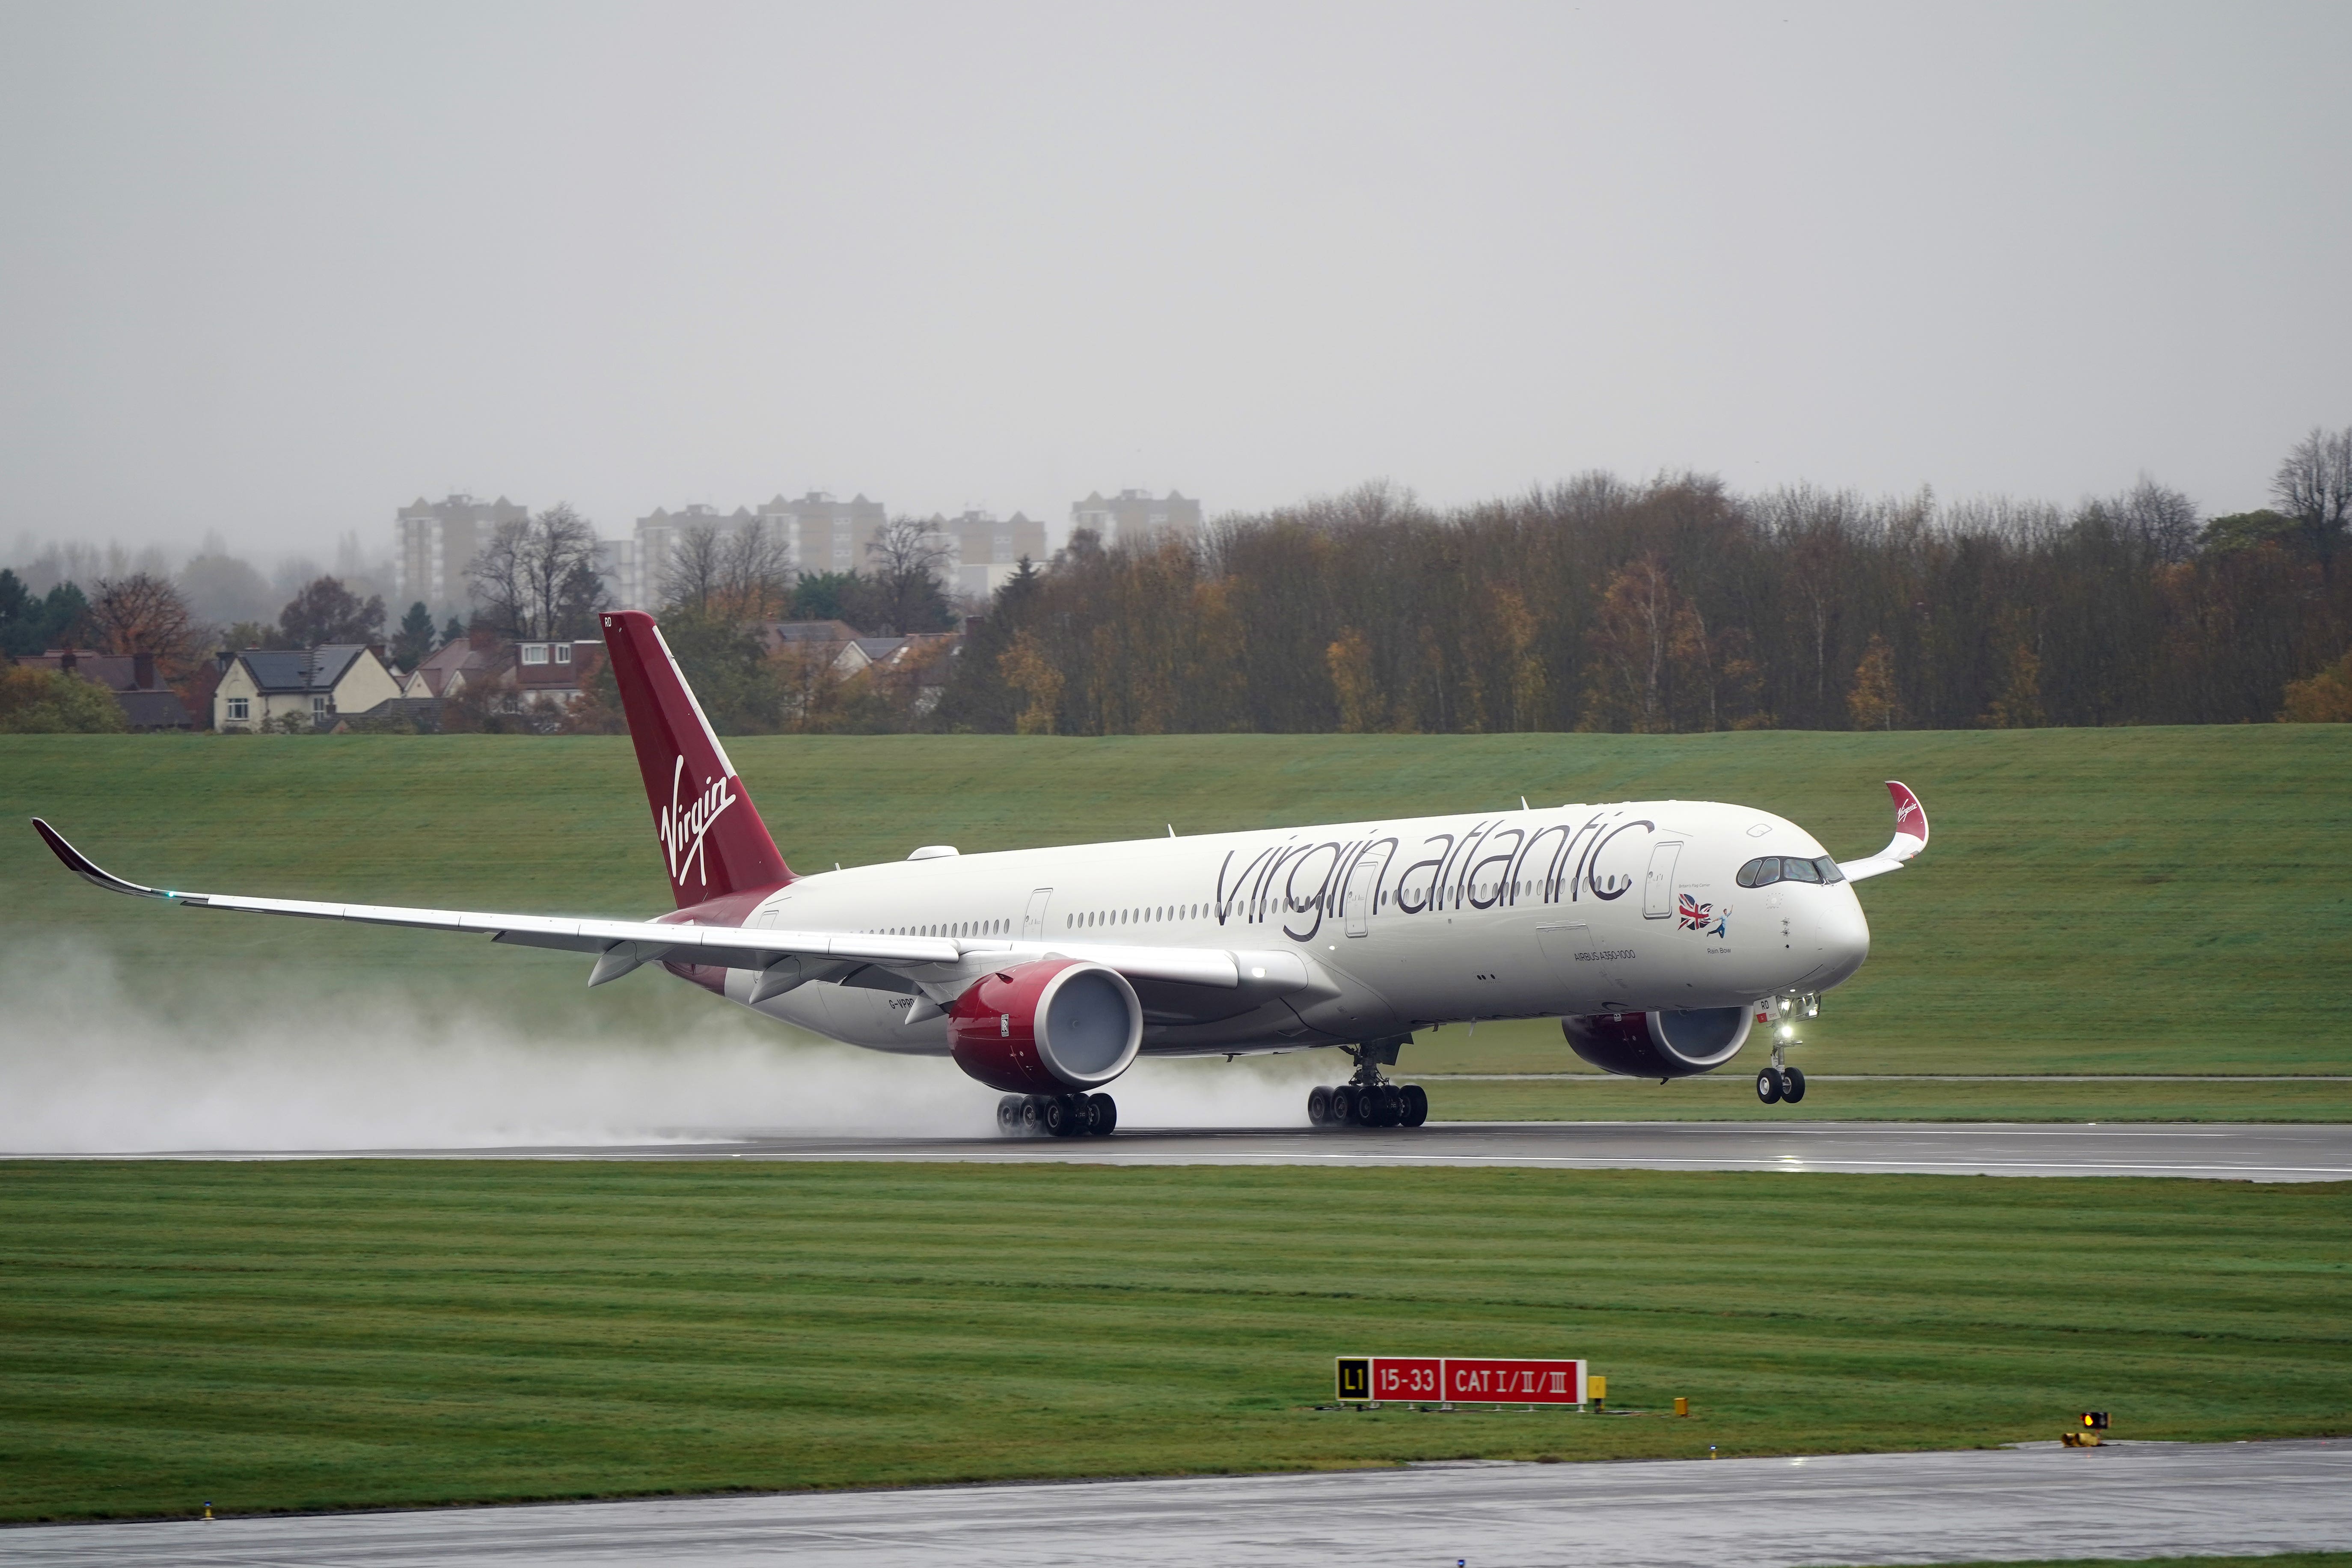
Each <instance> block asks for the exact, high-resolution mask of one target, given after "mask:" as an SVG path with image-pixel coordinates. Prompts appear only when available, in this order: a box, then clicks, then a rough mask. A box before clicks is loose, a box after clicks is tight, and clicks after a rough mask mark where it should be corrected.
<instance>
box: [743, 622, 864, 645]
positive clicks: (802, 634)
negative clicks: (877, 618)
mask: <svg viewBox="0 0 2352 1568" xmlns="http://www.w3.org/2000/svg"><path fill="white" fill-rule="evenodd" d="M856 636H857V628H856V626H851V625H850V624H849V623H848V622H847V621H761V623H760V630H759V637H760V640H761V642H764V643H767V644H769V645H771V646H773V645H775V644H778V643H807V642H818V643H835V642H848V641H850V640H851V639H852V638H854V637H856Z"/></svg>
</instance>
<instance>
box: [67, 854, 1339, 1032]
mask: <svg viewBox="0 0 2352 1568" xmlns="http://www.w3.org/2000/svg"><path fill="white" fill-rule="evenodd" d="M33 830H34V831H35V832H37V833H38V834H39V835H40V836H41V838H42V840H43V841H44V842H46V843H47V845H48V847H49V848H50V850H51V851H52V852H54V853H55V854H56V856H57V858H58V859H59V860H62V861H64V862H65V864H66V867H67V868H68V869H69V870H71V871H72V872H73V873H74V874H75V875H76V876H78V877H79V878H81V879H83V880H84V881H86V882H89V883H91V884H92V885H93V886H96V887H100V888H103V889H106V890H107V891H108V892H110V893H126V894H129V895H130V896H131V897H133V898H141V899H162V900H166V901H167V902H171V903H175V904H184V905H187V906H188V907H189V908H191V909H203V910H237V911H240V912H243V913H247V914H259V915H297V916H300V917H303V918H305V919H309V920H322V921H356V922H358V923H360V924H362V925H383V926H408V927H411V928H414V929H416V930H421V931H472V932H476V933H478V934H482V935H487V936H488V937H489V938H490V939H491V940H492V941H494V942H513V943H517V944H519V945H521V946H525V947H551V948H561V949H566V950H569V951H571V952H593V953H595V954H598V955H599V956H598V958H597V963H596V968H595V972H594V973H593V974H592V975H591V976H590V977H589V981H588V984H591V985H599V984H604V982H605V981H607V980H616V979H618V978H620V977H621V976H622V975H624V974H625V973H628V972H629V971H630V970H632V969H635V967H637V965H639V964H641V963H658V962H662V961H670V962H676V963H707V964H712V965H717V966H720V967H724V968H728V969H751V970H768V969H771V968H772V967H774V966H775V965H776V964H777V963H779V961H781V960H783V959H787V958H802V959H817V960H826V961H834V962H836V963H840V964H842V965H843V968H842V970H840V971H838V972H839V973H846V972H847V969H848V968H849V967H852V966H856V965H860V964H876V965H879V966H881V967H883V968H886V969H891V970H898V971H905V972H911V973H913V975H914V976H915V977H917V978H930V977H934V976H941V966H946V967H949V968H955V967H961V966H963V965H965V964H966V963H967V961H969V960H975V959H976V960H978V961H979V962H980V964H981V966H982V967H983V968H984V967H986V966H988V965H990V964H991V963H1020V962H1023V961H1024V960H1026V959H1029V958H1034V957H1039V956H1042V955H1043V954H1044V953H1045V952H1046V951H1049V950H1048V948H1047V947H1046V945H1045V944H1042V943H1037V942H1012V941H1007V940H997V941H992V942H978V941H966V940H961V939H951V938H948V937H925V936H882V935H877V934H876V933H874V932H871V931H770V930H765V929H761V928H758V927H746V926H734V925H697V924H693V923H690V922H688V921H610V920H593V919H591V920H583V919H577V918H573V917H569V916H561V915H509V914H490V913H481V912H477V911H472V910H417V909H404V908H401V907H399V906H397V905H392V904H326V903H312V902H309V901H306V900H299V899H255V898H247V897H243V896H241V895H236V894H224V893H192V892H181V891H177V890H175V889H164V888H150V887H147V886H145V885H144V884H142V883H139V882H132V881H129V880H126V879H123V878H121V877H118V876H116V875H114V874H113V873H112V872H110V871H109V870H107V869H105V868H103V867H101V866H100V865H99V864H98V863H97V862H95V861H93V860H92V859H90V858H89V857H88V856H87V855H84V854H83V853H82V852H81V851H80V850H79V849H77V848H75V847H73V846H72V845H71V844H69V843H68V842H67V841H66V838H65V836H64V835H63V834H60V833H59V832H58V830H57V829H56V828H54V827H51V826H49V825H48V824H47V823H46V822H44V821H42V820H41V819H40V818H39V817H35V818H33ZM1050 951H1051V952H1055V953H1059V954H1063V955H1065V956H1067V957H1071V958H1084V959H1091V960H1093V961H1094V962H1096V963H1101V964H1103V965H1105V966H1106V967H1108V968H1111V969H1116V970H1118V972H1119V973H1122V974H1125V975H1127V976H1128V977H1129V979H1138V980H1165V981H1171V982H1175V983H1177V984H1190V985H1213V986H1219V987H1222V988H1225V989H1229V990H1230V989H1234V988H1237V987H1239V986H1240V985H1241V984H1242V978H1243V977H1242V973H1241V971H1242V967H1243V965H1242V960H1241V959H1240V958H1238V957H1237V956H1236V955H1235V954H1234V953H1231V952H1222V951H1216V950H1203V949H1198V948H1162V947H1129V946H1110V945H1102V946H1096V945H1094V944H1088V943H1076V944H1073V943H1065V942H1055V943H1053V944H1051V947H1050ZM1251 956H1252V957H1254V958H1255V959H1256V961H1257V963H1258V964H1259V966H1260V967H1259V968H1258V971H1257V978H1259V979H1265V978H1267V975H1266V973H1265V967H1264V966H1265V964H1266V963H1272V962H1276V961H1277V960H1279V959H1282V958H1288V957H1289V955H1287V954H1257V955H1251ZM1290 963H1292V964H1297V960H1296V959H1295V958H1292V959H1290ZM1297 966H1298V967H1299V968H1300V969H1301V970H1302V972H1303V970H1304V966H1303V965H1297ZM809 977H810V978H816V977H818V976H817V975H816V974H814V973H812V974H810V976H809ZM941 977H943V976H941ZM1284 978H1286V979H1287V978H1289V977H1288V976H1285V977H1284ZM1300 979H1301V983H1303V981H1304V977H1303V973H1302V976H1301V977H1300Z"/></svg>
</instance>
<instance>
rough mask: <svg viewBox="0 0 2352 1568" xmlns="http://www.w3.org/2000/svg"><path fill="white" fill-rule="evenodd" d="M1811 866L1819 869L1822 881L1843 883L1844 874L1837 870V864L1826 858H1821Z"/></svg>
mask: <svg viewBox="0 0 2352 1568" xmlns="http://www.w3.org/2000/svg"><path fill="white" fill-rule="evenodd" d="M1813 864H1814V865H1816V866H1818V867H1820V868H1821V870H1822V881H1824V882H1843V881H1844V880H1845V873H1844V872H1843V871H1841V870H1839V869H1838V863H1837V862H1836V861H1834V860H1832V859H1831V858H1829V857H1828V856H1826V855H1824V856H1822V858H1820V859H1818V860H1816V861H1814V862H1813Z"/></svg>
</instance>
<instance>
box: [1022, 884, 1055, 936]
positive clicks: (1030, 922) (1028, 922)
mask: <svg viewBox="0 0 2352 1568" xmlns="http://www.w3.org/2000/svg"><path fill="white" fill-rule="evenodd" d="M1053 901H1054V889H1051V888H1040V889H1037V890H1036V891H1035V892H1033V893H1031V894H1030V895H1029V909H1028V911H1027V912H1026V913H1024V915H1023V916H1022V917H1021V937H1022V940H1023V941H1024V942H1043V941H1045V906H1046V905H1047V904H1050V903H1052V902H1053Z"/></svg>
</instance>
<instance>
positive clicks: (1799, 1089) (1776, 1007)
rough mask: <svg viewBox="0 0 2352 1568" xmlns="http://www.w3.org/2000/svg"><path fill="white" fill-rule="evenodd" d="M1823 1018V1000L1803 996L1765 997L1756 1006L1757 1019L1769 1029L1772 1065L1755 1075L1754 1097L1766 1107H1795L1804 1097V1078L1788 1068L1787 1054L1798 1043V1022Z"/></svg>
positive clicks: (1798, 1070) (1796, 1070) (1817, 997)
mask: <svg viewBox="0 0 2352 1568" xmlns="http://www.w3.org/2000/svg"><path fill="white" fill-rule="evenodd" d="M1820 1016H1822V999H1821V998H1820V997H1819V996H1816V995H1811V994H1806V995H1796V994H1788V995H1780V996H1772V997H1768V998H1766V999H1765V1000H1764V1001H1761V1002H1759V1003H1758V1004H1756V1019H1757V1022H1759V1023H1761V1024H1769V1025H1770V1026H1771V1028H1772V1065H1771V1066H1770V1067H1768V1068H1764V1069H1763V1070H1762V1071H1761V1072H1759V1073H1758V1074H1757V1075H1756V1098H1757V1099H1759V1100H1762V1101H1763V1102H1764V1103H1765V1104H1767V1105H1773V1104H1783V1105H1794V1104H1796V1103H1797V1101H1799V1100H1802V1099H1804V1098H1805V1075H1804V1073H1803V1072H1802V1071H1801V1069H1799V1068H1792V1067H1790V1066H1789V1064H1788V1061H1787V1057H1786V1053H1787V1051H1788V1048H1789V1047H1790V1046H1793V1045H1795V1044H1797V1043H1798V1042H1797V1020H1798V1019H1800V1018H1818V1017H1820Z"/></svg>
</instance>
